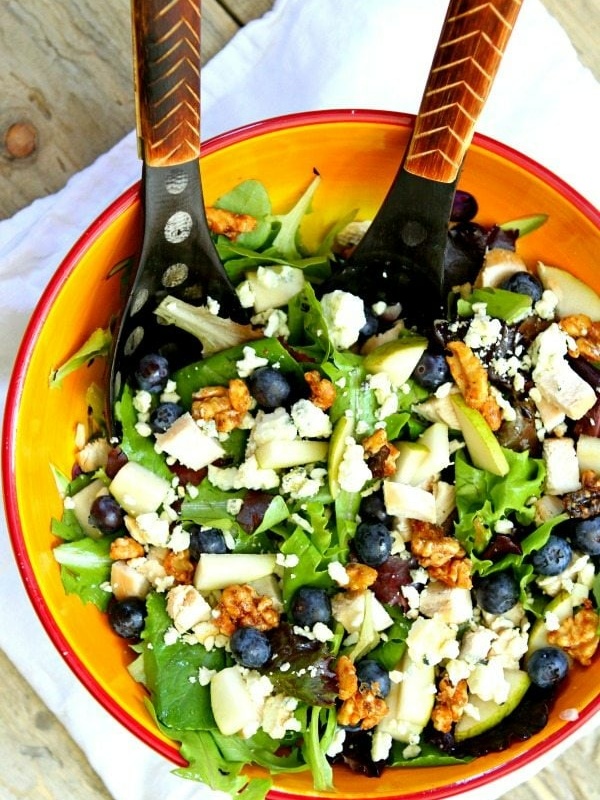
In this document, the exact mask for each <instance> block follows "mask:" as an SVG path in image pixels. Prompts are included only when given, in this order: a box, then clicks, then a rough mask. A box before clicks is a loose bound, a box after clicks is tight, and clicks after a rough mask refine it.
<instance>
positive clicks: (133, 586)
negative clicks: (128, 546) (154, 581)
mask: <svg viewBox="0 0 600 800" xmlns="http://www.w3.org/2000/svg"><path fill="white" fill-rule="evenodd" d="M110 585H111V588H112V592H113V594H114V596H115V597H116V598H117V600H124V599H125V598H126V597H140V598H144V597H146V595H147V594H148V592H149V591H150V588H151V587H150V583H149V581H148V580H147V578H145V577H144V575H142V573H141V572H139V570H137V569H134V568H133V567H132V566H130V565H129V564H128V563H127V562H126V561H114V562H113V564H112V565H111V568H110Z"/></svg>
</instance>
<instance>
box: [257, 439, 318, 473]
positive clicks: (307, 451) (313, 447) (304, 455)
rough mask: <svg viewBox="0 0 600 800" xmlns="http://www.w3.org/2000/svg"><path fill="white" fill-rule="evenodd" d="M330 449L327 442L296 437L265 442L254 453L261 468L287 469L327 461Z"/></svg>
mask: <svg viewBox="0 0 600 800" xmlns="http://www.w3.org/2000/svg"><path fill="white" fill-rule="evenodd" d="M328 449H329V444H328V443H327V442H316V441H312V440H310V439H294V440H293V441H291V442H278V441H277V442H265V444H261V445H259V446H258V447H257V448H256V452H255V453H254V455H255V456H256V461H257V462H258V466H259V467H260V468H261V469H286V468H287V467H299V466H301V465H302V464H313V463H315V462H317V461H325V460H326V458H327V451H328Z"/></svg>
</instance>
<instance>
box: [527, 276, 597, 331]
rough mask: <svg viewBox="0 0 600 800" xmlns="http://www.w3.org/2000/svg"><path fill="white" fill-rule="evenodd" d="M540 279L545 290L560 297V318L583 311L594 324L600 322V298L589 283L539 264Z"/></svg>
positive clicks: (558, 312) (557, 310)
mask: <svg viewBox="0 0 600 800" xmlns="http://www.w3.org/2000/svg"><path fill="white" fill-rule="evenodd" d="M537 273H538V278H539V279H540V280H541V282H542V285H543V287H544V289H550V290H551V291H552V292H554V294H555V295H556V296H557V297H558V304H557V306H556V313H557V314H558V316H559V317H568V316H569V315H570V314H580V313H581V311H582V309H583V311H584V312H585V313H586V314H587V315H588V317H590V318H591V319H592V321H593V322H596V321H598V320H600V296H599V295H598V294H597V292H595V291H594V290H593V289H592V288H591V287H590V286H588V285H587V283H584V282H583V281H582V280H580V279H579V278H576V277H575V276H574V275H571V273H570V272H567V271H566V270H564V269H560V267H549V266H548V265H547V264H542V262H541V261H540V262H538V265H537Z"/></svg>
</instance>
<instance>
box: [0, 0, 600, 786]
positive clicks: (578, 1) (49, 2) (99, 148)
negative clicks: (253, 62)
mask: <svg viewBox="0 0 600 800" xmlns="http://www.w3.org/2000/svg"><path fill="white" fill-rule="evenodd" d="M543 1H544V4H545V5H546V7H547V8H548V9H549V11H550V12H551V13H552V14H553V15H554V16H555V17H556V18H557V19H558V20H559V22H560V23H561V24H562V25H563V27H564V28H565V29H566V31H567V32H568V34H569V36H570V37H571V40H572V42H573V44H574V46H575V48H576V49H577V51H578V53H579V55H580V58H581V60H582V62H583V63H584V64H585V65H586V66H588V67H589V68H590V69H592V71H593V72H594V74H595V75H596V77H597V78H598V79H600V50H599V49H598V47H597V36H598V33H597V31H598V25H599V23H600V0H571V2H569V3H565V2H564V0H543ZM272 4H273V2H272V0H221V2H218V1H217V0H203V9H204V12H203V20H202V52H203V56H204V59H205V60H206V59H208V58H210V57H211V56H212V55H213V54H214V53H216V52H217V51H218V50H219V49H220V48H221V47H223V45H224V44H225V43H226V42H227V41H229V39H231V37H232V36H233V35H234V34H235V33H236V31H237V30H238V29H239V27H240V25H242V24H244V23H246V22H248V21H249V20H251V19H253V18H255V17H258V16H260V15H261V14H263V13H264V12H265V11H267V10H268V9H269V8H270V7H271V6H272ZM131 76H132V59H131V42H130V28H129V3H128V2H126V1H125V0H104V2H103V3H102V13H99V5H98V2H97V0H60V2H56V0H2V25H0V81H1V85H2V102H1V104H0V218H4V217H8V216H10V215H12V214H13V213H15V212H16V211H17V210H18V209H20V208H23V207H24V206H26V205H28V204H29V203H30V202H32V201H33V200H34V199H35V198H37V197H42V196H44V195H46V194H49V193H51V192H54V191H56V190H58V189H59V188H61V187H62V186H63V185H64V184H65V182H66V181H67V179H68V178H69V177H70V176H71V175H72V174H73V173H75V172H77V171H79V170H80V169H82V168H84V167H85V166H87V165H88V164H90V163H91V162H92V161H93V160H94V159H95V158H96V157H97V156H98V155H100V154H101V153H103V152H104V151H106V150H107V149H108V148H109V147H111V146H112V145H114V144H115V143H116V142H117V141H118V140H119V139H120V138H121V137H122V136H123V135H124V134H125V133H127V132H128V131H129V130H131V129H132V128H133V126H134V122H135V113H134V102H133V92H132V88H131V86H132V84H131ZM99 120H102V124H99V123H98V121H99ZM15 126H17V127H16V128H15ZM9 132H10V133H11V136H8V142H7V141H6V139H7V134H8V133H9ZM32 143H33V144H34V149H33V151H32V152H31V153H30V154H29V155H22V154H23V153H27V151H28V150H29V149H31V144H32ZM8 145H10V148H9V147H8ZM15 153H20V154H21V156H20V157H17V155H15ZM0 674H1V675H2V680H1V681H0V798H2V800H112V799H111V796H110V795H109V794H108V792H107V791H106V789H105V787H104V785H103V784H102V782H101V781H100V779H99V778H98V777H97V776H96V774H95V773H94V772H93V770H92V769H91V768H90V766H89V764H88V763H87V761H86V759H85V757H84V755H83V753H82V752H81V750H80V749H79V747H78V746H77V745H76V744H75V743H74V742H73V740H72V739H71V738H70V736H69V735H68V733H67V732H66V731H65V729H64V728H63V726H62V725H61V724H60V722H59V721H58V720H57V719H56V717H54V715H52V714H51V713H50V712H49V711H48V710H47V709H46V707H45V705H44V704H43V703H42V702H41V701H40V700H39V698H38V697H37V696H36V695H35V693H34V692H33V691H32V690H31V688H30V686H29V685H28V684H27V682H26V681H25V680H23V678H22V677H21V676H20V675H19V673H18V672H17V671H16V670H15V668H14V667H13V666H12V664H11V663H10V661H9V659H8V658H7V657H6V655H5V654H4V653H2V652H1V651H0ZM599 774H600V731H597V732H595V733H591V734H588V735H587V736H586V737H585V738H583V739H582V740H581V741H580V742H578V743H577V744H576V745H575V746H573V747H571V748H570V749H569V750H568V751H567V752H566V753H565V754H564V755H563V756H561V757H560V758H559V759H558V760H557V761H555V762H554V763H553V764H552V765H551V766H549V767H548V768H546V769H545V770H543V771H542V772H541V773H540V774H539V775H538V776H537V777H535V778H533V779H531V780H530V781H528V782H527V783H526V784H524V785H523V786H520V787H519V788H518V789H516V790H514V791H512V792H511V793H510V795H505V796H504V798H502V799H501V800H591V799H592V798H594V797H597V796H598V786H597V776H598V775H599Z"/></svg>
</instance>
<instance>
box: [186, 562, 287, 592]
mask: <svg viewBox="0 0 600 800" xmlns="http://www.w3.org/2000/svg"><path fill="white" fill-rule="evenodd" d="M275 566H276V559H275V554H274V553H202V554H201V556H200V560H199V561H198V566H197V567H196V572H195V573H194V586H195V587H196V589H198V591H199V592H212V591H214V590H215V589H224V588H225V587H226V586H231V585H232V584H234V583H240V584H241V583H251V582H252V581H257V580H259V579H260V578H266V577H267V576H268V575H272V574H273V573H274V572H275Z"/></svg>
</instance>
